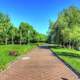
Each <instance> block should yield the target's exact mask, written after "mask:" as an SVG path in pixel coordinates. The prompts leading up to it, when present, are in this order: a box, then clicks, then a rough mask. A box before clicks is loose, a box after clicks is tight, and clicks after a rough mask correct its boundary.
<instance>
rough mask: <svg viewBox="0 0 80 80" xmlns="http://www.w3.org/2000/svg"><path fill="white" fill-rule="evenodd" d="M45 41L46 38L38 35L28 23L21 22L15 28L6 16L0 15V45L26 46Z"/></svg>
mask: <svg viewBox="0 0 80 80" xmlns="http://www.w3.org/2000/svg"><path fill="white" fill-rule="evenodd" d="M45 40H46V36H45V35H43V34H40V33H38V32H37V31H36V30H35V29H34V28H33V26H32V25H30V24H29V23H27V22H21V23H20V25H19V27H18V28H16V27H15V26H14V25H13V24H12V23H11V20H10V17H9V16H8V15H6V14H4V13H0V44H6V45H7V44H27V43H34V42H39V41H45Z"/></svg>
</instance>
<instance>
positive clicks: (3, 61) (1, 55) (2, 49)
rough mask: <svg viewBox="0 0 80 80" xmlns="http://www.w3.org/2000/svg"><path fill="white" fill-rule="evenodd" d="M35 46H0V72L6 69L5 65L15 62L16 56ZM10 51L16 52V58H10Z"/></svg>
mask: <svg viewBox="0 0 80 80" xmlns="http://www.w3.org/2000/svg"><path fill="white" fill-rule="evenodd" d="M35 46H36V45H0V71H1V70H4V69H5V68H6V67H7V64H8V63H10V62H11V61H13V60H16V59H17V57H18V56H20V55H23V54H25V53H27V52H28V51H30V50H31V49H32V48H34V47H35ZM10 51H16V52H17V54H18V56H10V55H9V52H10Z"/></svg>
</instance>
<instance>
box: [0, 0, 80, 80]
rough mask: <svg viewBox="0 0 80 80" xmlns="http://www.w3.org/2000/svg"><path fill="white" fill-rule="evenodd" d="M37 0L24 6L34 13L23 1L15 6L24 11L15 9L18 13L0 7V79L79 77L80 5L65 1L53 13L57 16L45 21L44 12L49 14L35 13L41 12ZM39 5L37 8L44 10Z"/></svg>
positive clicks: (68, 79) (72, 79)
mask: <svg viewBox="0 0 80 80" xmlns="http://www.w3.org/2000/svg"><path fill="white" fill-rule="evenodd" d="M3 1H5V0H3ZM24 1H25V0H24ZM31 1H32V0H31ZM34 1H35V0H34ZM13 2H14V1H13ZM41 2H42V1H41ZM53 2H55V1H53ZM73 2H74V1H73ZM2 3H4V2H2ZM10 3H11V2H10ZM29 3H30V2H29ZM37 3H38V4H39V2H37ZM37 3H34V4H36V5H35V7H32V6H30V5H27V6H26V9H29V10H31V11H30V12H33V13H34V14H32V13H31V14H30V13H28V11H29V10H28V11H26V12H25V10H24V9H23V8H24V7H25V6H24V4H27V3H26V2H25V3H23V5H22V7H20V8H19V7H18V6H16V9H20V11H23V12H22V13H20V14H17V13H18V12H17V11H16V15H17V16H16V15H15V13H14V12H15V11H14V12H12V13H13V14H12V13H11V12H10V13H11V14H10V15H9V12H8V13H7V12H4V11H0V80H80V7H79V6H75V5H68V4H67V3H66V5H68V6H67V7H64V6H63V8H62V9H61V10H60V11H59V13H58V14H57V15H55V14H53V15H52V16H57V19H55V20H53V19H52V18H51V19H48V21H46V20H45V19H46V17H44V16H48V15H43V16H42V17H44V18H45V19H43V18H41V15H42V13H41V15H40V14H37V13H38V12H39V13H40V11H39V9H38V8H40V6H39V5H38V4H37ZM64 3H65V2H64ZM70 3H72V2H70ZM74 3H75V2H74ZM13 4H14V3H13ZM16 4H17V2H16ZM20 4H22V1H21V2H20V3H19V5H20ZM30 4H32V3H30ZM34 4H33V6H34ZM56 4H58V3H56ZM76 4H78V3H77V2H76ZM5 5H7V4H6V3H5ZM9 5H10V4H9ZM7 6H8V5H7ZM10 6H11V5H10ZM42 6H43V10H41V9H42V7H41V9H40V10H41V11H43V12H44V9H45V7H44V5H43V4H42ZM46 7H47V8H46V10H45V12H46V11H47V9H48V8H49V7H50V5H49V3H48V2H46ZM8 8H10V7H8ZM12 8H13V7H12ZM32 8H33V9H32ZM58 8H59V7H58ZM0 9H1V8H0ZM10 9H11V8H10ZM21 9H22V10H21ZM3 10H5V11H6V10H7V9H3ZM53 10H54V9H53ZM35 11H36V12H37V13H35ZM54 12H56V10H55V11H54ZM23 13H24V14H23ZM50 13H51V12H50ZM25 15H26V16H25ZM32 15H33V16H35V17H33V16H32ZM13 16H15V17H16V19H15V20H13V19H14V18H13ZM22 16H23V17H24V20H23V18H22ZM38 17H39V18H38ZM17 18H18V19H21V20H20V21H19V20H17ZM26 18H28V19H26ZM30 18H31V19H30ZM36 18H37V19H36ZM47 18H48V17H47ZM32 19H34V20H32ZM40 19H41V20H40ZM39 20H40V21H39ZM43 22H45V23H46V24H45V23H43ZM17 23H18V25H17ZM33 23H34V24H35V23H37V24H35V25H34V24H33ZM41 23H42V24H41ZM43 24H44V25H43ZM38 25H39V26H40V27H36V26H38ZM42 25H43V26H42Z"/></svg>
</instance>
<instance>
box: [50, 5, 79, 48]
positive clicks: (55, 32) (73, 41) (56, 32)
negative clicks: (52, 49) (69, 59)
mask: <svg viewBox="0 0 80 80" xmlns="http://www.w3.org/2000/svg"><path fill="white" fill-rule="evenodd" d="M49 36H51V38H52V39H51V40H52V41H54V43H57V44H59V45H62V46H64V47H74V48H75V46H78V47H79V46H80V45H79V44H80V10H79V9H78V8H76V7H74V6H71V7H69V8H68V9H65V10H63V11H62V12H61V13H60V14H59V17H58V19H57V21H56V22H55V23H54V25H53V26H51V25H50V33H49ZM53 36H54V37H53Z"/></svg>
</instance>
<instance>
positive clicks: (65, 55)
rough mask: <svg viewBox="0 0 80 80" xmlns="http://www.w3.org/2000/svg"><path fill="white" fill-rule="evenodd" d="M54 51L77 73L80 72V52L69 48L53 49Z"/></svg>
mask: <svg viewBox="0 0 80 80" xmlns="http://www.w3.org/2000/svg"><path fill="white" fill-rule="evenodd" d="M52 51H53V52H55V53H56V54H57V55H58V56H59V57H60V58H61V59H63V60H64V61H65V62H67V63H68V64H69V65H70V66H71V67H72V68H74V69H75V70H76V71H77V72H80V51H77V50H74V49H67V48H52Z"/></svg>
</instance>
